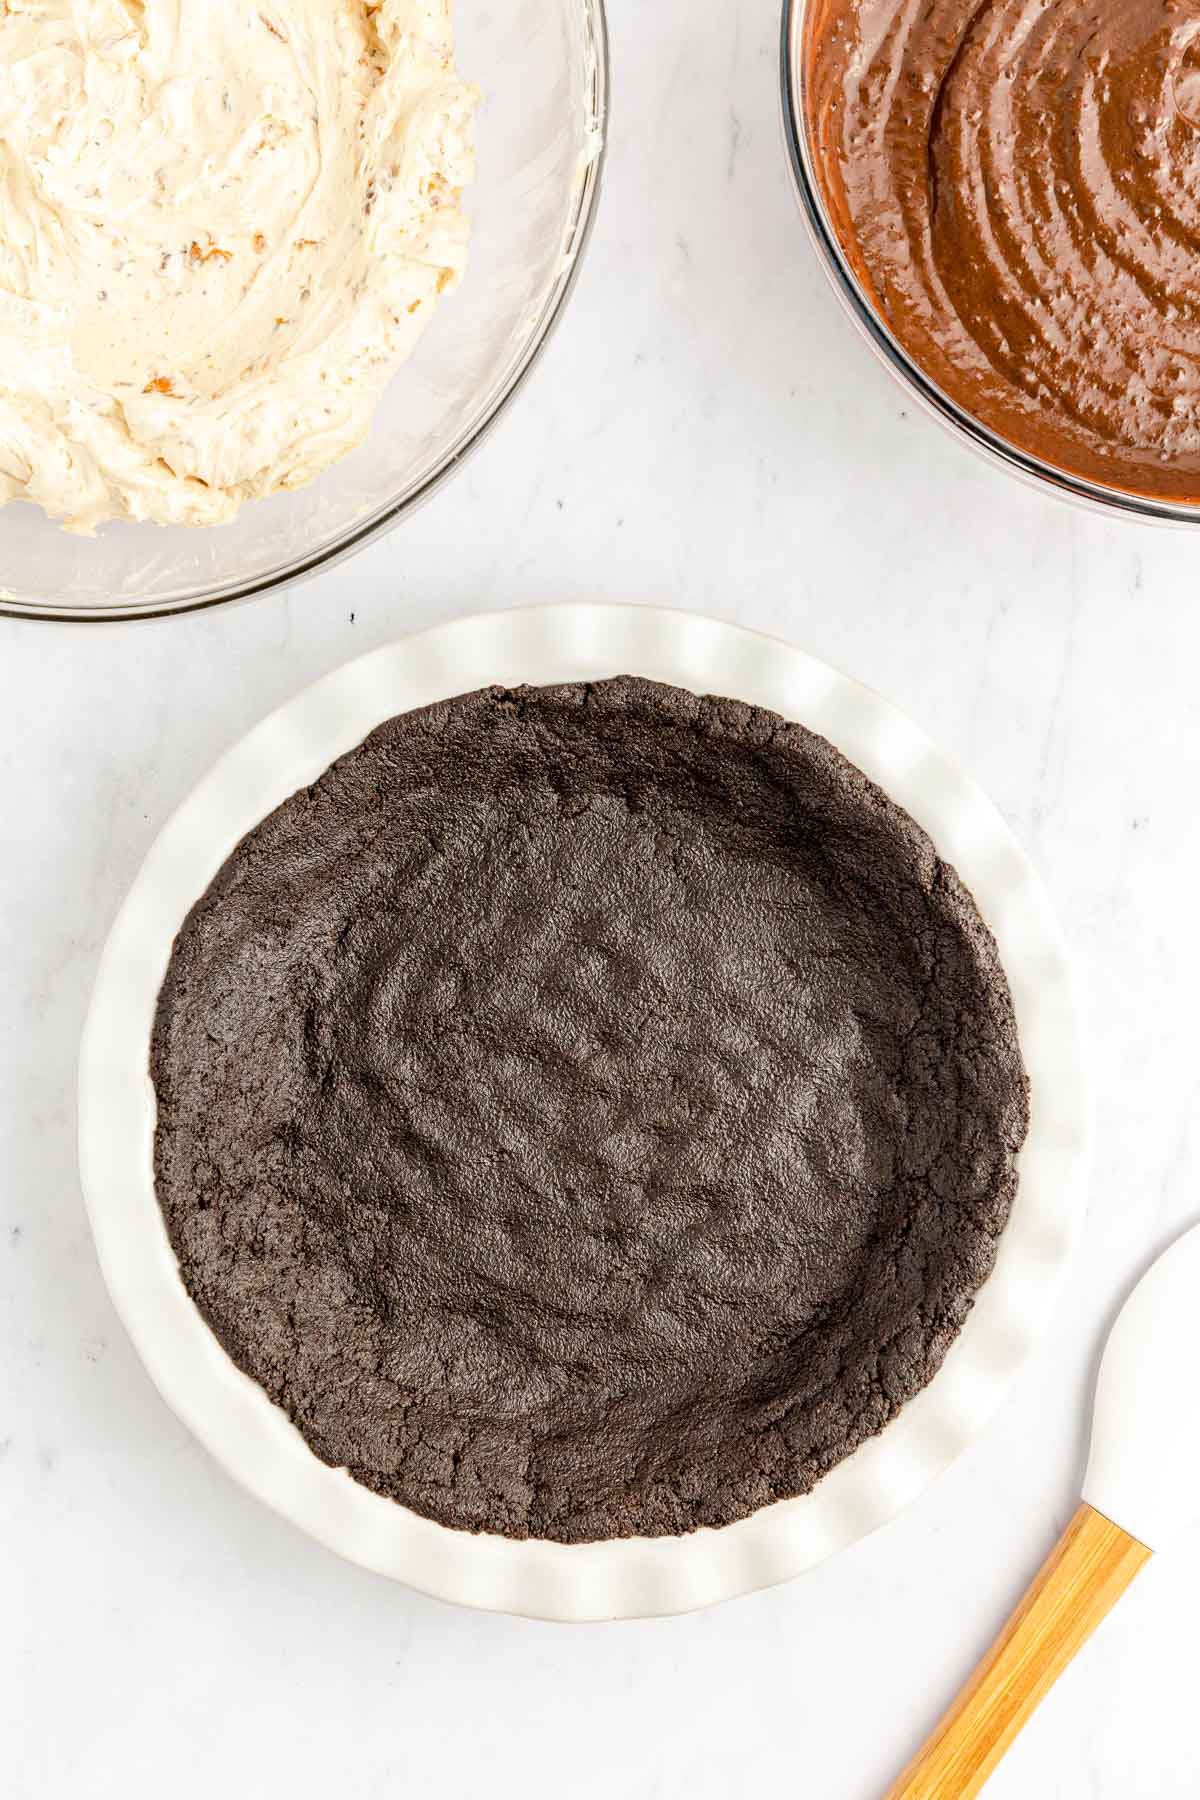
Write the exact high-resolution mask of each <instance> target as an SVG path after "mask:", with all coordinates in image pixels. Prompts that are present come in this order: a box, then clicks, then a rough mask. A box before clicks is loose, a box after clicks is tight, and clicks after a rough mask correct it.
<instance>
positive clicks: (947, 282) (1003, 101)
mask: <svg viewBox="0 0 1200 1800" xmlns="http://www.w3.org/2000/svg"><path fill="white" fill-rule="evenodd" d="M805 77H806V107H807V115H808V116H807V127H808V135H809V142H810V147H811V149H812V153H813V159H814V163H815V169H816V174H817V180H818V185H819V187H820V188H821V190H822V192H823V195H824V199H825V202H826V206H827V210H828V211H829V213H830V216H831V219H832V222H833V226H834V229H835V232H836V234H837V236H838V238H839V240H840V242H841V245H842V248H843V251H844V253H845V254H846V256H847V258H848V260H849V261H850V263H851V265H852V267H853V269H854V271H855V273H856V275H857V277H858V279H859V281H860V282H861V283H862V285H863V287H864V288H865V290H866V292H867V294H868V296H869V297H870V298H871V299H872V301H873V302H874V304H875V306H876V307H877V309H878V311H879V312H880V313H881V314H882V316H883V318H884V320H885V321H886V323H887V324H888V325H889V326H890V328H891V330H892V331H893V333H894V334H895V336H896V337H897V338H898V339H899V340H900V342H901V343H902V344H903V345H904V347H905V349H906V350H907V351H908V352H909V354H910V355H911V356H912V357H913V359H914V360H915V361H916V362H917V363H918V364H919V365H920V367H921V368H922V369H923V370H924V371H925V373H926V374H927V375H929V376H930V377H931V378H932V379H933V380H934V381H935V382H936V383H937V384H938V385H939V386H940V387H941V388H942V389H943V390H944V391H945V392H946V393H948V394H949V395H950V396H951V397H952V398H953V399H954V400H956V401H957V402H958V403H959V405H960V406H962V407H964V408H965V409H966V410H967V411H968V412H970V413H972V414H973V415H974V416H975V417H976V418H978V419H981V420H982V421H983V422H984V423H985V424H987V425H989V426H990V427H991V428H992V429H993V430H994V431H996V432H998V433H1000V434H1001V435H1002V436H1004V437H1006V438H1008V439H1010V440H1011V441H1012V442H1013V443H1015V444H1017V445H1018V446H1019V447H1021V448H1022V449H1024V450H1026V451H1027V452H1031V453H1032V454H1034V455H1035V456H1038V457H1041V458H1042V459H1043V460H1044V461H1047V462H1050V463H1054V464H1056V465H1057V466H1059V467H1061V468H1064V469H1067V470H1069V471H1071V472H1073V473H1075V474H1077V475H1082V476H1084V477H1086V478H1088V479H1090V480H1092V481H1095V482H1100V483H1103V484H1105V485H1107V486H1115V487H1119V488H1126V489H1129V490H1131V491H1134V492H1138V493H1143V494H1149V495H1154V496H1159V497H1162V498H1169V499H1175V500H1200V4H1197V0H1086V3H1085V0H899V3H897V0H813V3H812V6H811V16H810V21H809V31H808V38H807V44H806V55H805Z"/></svg>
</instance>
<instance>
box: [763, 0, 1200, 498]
mask: <svg viewBox="0 0 1200 1800" xmlns="http://www.w3.org/2000/svg"><path fill="white" fill-rule="evenodd" d="M808 9H809V0H783V52H782V59H781V72H782V78H783V128H784V136H785V138H786V140H787V148H788V155H789V159H790V161H791V165H792V176H793V180H794V182H795V187H796V194H797V197H798V199H799V201H800V209H801V212H802V213H803V215H804V220H805V223H806V224H807V226H808V230H809V235H810V237H811V239H812V241H813V244H814V245H815V246H816V250H817V253H818V255H819V257H820V260H821V263H822V265H823V267H824V269H825V272H826V274H827V275H828V276H829V279H830V281H831V282H832V283H833V287H834V291H835V292H836V294H837V296H838V298H839V300H841V302H842V305H843V307H844V308H845V310H846V312H848V313H849V315H850V317H851V319H853V321H854V323H855V324H856V325H857V326H858V328H859V330H860V331H861V332H862V333H863V335H864V337H865V338H866V339H867V342H868V343H869V344H870V346H871V348H872V349H873V350H874V352H875V354H876V355H877V356H878V357H879V359H880V361H881V362H882V363H883V364H884V366H885V367H886V368H888V369H889V370H890V371H891V373H892V374H893V375H894V376H895V377H896V379H897V380H898V381H899V382H900V384H901V386H902V387H904V388H905V389H906V390H907V391H908V393H909V394H910V395H912V396H913V397H914V398H915V399H916V400H918V401H919V402H920V403H921V405H922V406H923V407H924V408H925V410H926V411H927V412H931V413H932V414H933V415H934V417H935V418H937V419H940V421H941V422H942V424H943V425H945V426H946V427H947V428H948V429H949V430H950V431H951V432H952V433H953V434H954V436H955V437H956V438H958V440H959V441H960V443H965V444H968V445H969V446H970V447H971V448H972V449H973V450H976V451H978V452H979V453H980V454H981V455H983V456H984V457H986V458H987V460H988V461H989V462H992V463H999V464H1000V465H1001V466H1002V467H1003V468H1006V469H1007V470H1008V471H1009V472H1010V474H1014V475H1018V476H1020V477H1021V478H1022V479H1023V480H1024V481H1026V482H1027V483H1031V484H1032V485H1033V486H1035V487H1038V488H1040V489H1041V490H1042V491H1043V492H1045V491H1046V490H1047V489H1049V490H1050V491H1051V492H1053V493H1056V494H1059V495H1061V496H1064V497H1065V498H1068V499H1071V500H1076V501H1078V502H1080V503H1081V504H1082V505H1084V506H1087V507H1089V508H1091V509H1092V510H1099V511H1101V512H1105V513H1107V514H1109V516H1110V517H1111V515H1112V514H1113V513H1124V514H1125V515H1126V516H1127V517H1128V516H1132V517H1133V518H1137V519H1151V520H1158V521H1165V522H1168V523H1172V524H1192V525H1195V524H1200V506H1193V505H1189V504H1188V503H1186V502H1184V501H1178V500H1159V499H1155V498H1154V497H1153V496H1152V495H1148V494H1136V493H1130V492H1128V491H1127V490H1126V489H1124V488H1116V487H1102V486H1101V485H1100V484H1099V483H1098V482H1094V481H1088V480H1087V479H1086V478H1085V477H1083V476H1080V475H1073V474H1071V472H1070V471H1069V470H1067V469H1060V468H1058V467H1056V465H1055V464H1053V463H1048V462H1043V461H1042V460H1041V458H1040V457H1037V456H1032V455H1030V454H1029V452H1028V451H1025V450H1022V449H1021V447H1020V445H1019V444H1014V443H1011V442H1009V440H1008V439H1007V438H1003V437H1000V436H999V434H998V433H996V432H994V431H991V430H989V429H988V427H987V426H986V425H984V424H982V423H981V422H980V420H978V419H976V418H973V417H972V416H971V414H970V413H968V412H965V411H964V410H963V408H962V407H961V406H958V405H957V404H956V403H955V401H953V400H952V399H951V398H950V396H949V395H948V394H945V393H943V392H942V390H941V388H940V387H938V385H937V383H936V382H934V381H931V380H930V378H929V376H928V375H926V374H925V372H924V370H923V369H922V368H921V367H920V365H919V364H918V363H916V362H914V361H913V359H912V357H911V356H909V354H908V352H907V351H906V350H905V349H904V346H903V345H902V344H901V343H900V342H899V341H898V339H896V338H895V337H893V335H892V333H891V332H890V331H889V330H888V327H887V325H886V324H885V323H884V321H883V319H882V318H881V317H880V315H879V313H878V312H877V311H876V310H875V307H874V306H873V305H872V303H871V301H870V299H869V298H868V296H867V295H866V294H865V293H864V291H863V289H862V287H861V286H860V285H859V282H858V280H857V278H856V276H855V274H854V272H853V270H852V269H851V267H850V264H849V263H848V261H847V260H846V257H845V256H844V254H843V252H842V248H841V245H840V243H839V241H838V237H837V233H836V231H835V230H834V228H833V225H832V223H831V221H830V218H829V214H828V212H827V210H826V207H825V202H824V199H823V197H822V194H821V188H820V183H819V181H818V179H817V175H816V170H815V167H814V162H813V157H812V152H811V149H810V146H809V143H808V134H807V129H806V125H805V112H806V108H805V104H804V99H805V94H804V45H805V38H806V30H807V18H808Z"/></svg>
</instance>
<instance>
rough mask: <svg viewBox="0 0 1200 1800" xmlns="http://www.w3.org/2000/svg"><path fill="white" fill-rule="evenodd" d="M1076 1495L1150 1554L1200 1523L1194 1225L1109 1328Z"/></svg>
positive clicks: (1198, 1251) (1198, 1232) (1199, 1315)
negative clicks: (1082, 1478) (1084, 1465)
mask: <svg viewBox="0 0 1200 1800" xmlns="http://www.w3.org/2000/svg"><path fill="white" fill-rule="evenodd" d="M1083 1497H1084V1499H1085V1500H1086V1501H1087V1502H1088V1504H1089V1505H1090V1506H1094V1507H1095V1509H1096V1511H1097V1512H1101V1513H1103V1514H1104V1516H1105V1517H1106V1518H1108V1519H1111V1520H1112V1522H1113V1524H1114V1525H1119V1526H1120V1527H1121V1529H1122V1530H1123V1531H1127V1532H1128V1533H1129V1534H1130V1536H1131V1537H1135V1538H1137V1539H1138V1540H1139V1541H1140V1542H1141V1543H1143V1544H1145V1545H1146V1546H1147V1547H1148V1548H1149V1549H1151V1550H1161V1549H1162V1547H1163V1544H1164V1543H1166V1542H1168V1541H1169V1540H1170V1539H1171V1538H1172V1537H1173V1536H1174V1535H1175V1533H1176V1532H1178V1531H1180V1530H1182V1529H1183V1528H1184V1527H1185V1526H1187V1525H1189V1524H1190V1523H1191V1522H1192V1521H1193V1520H1195V1519H1197V1518H1200V1226H1196V1227H1194V1228H1193V1229H1192V1230H1191V1231H1188V1232H1185V1234H1184V1236H1183V1237H1181V1238H1178V1239H1177V1240H1176V1242H1175V1243H1174V1244H1172V1245H1171V1248H1170V1249H1169V1250H1167V1251H1166V1252H1164V1254H1163V1255H1162V1256H1160V1257H1159V1259H1158V1261H1157V1262H1156V1263H1155V1264H1154V1265H1153V1267H1152V1268H1151V1269H1150V1270H1149V1271H1148V1273H1147V1274H1145V1275H1144V1276H1143V1277H1142V1279H1141V1281H1140V1282H1139V1283H1138V1285H1137V1287H1136V1288H1135V1289H1134V1290H1133V1293H1132V1294H1131V1295H1130V1296H1129V1299H1128V1300H1127V1301H1126V1302H1125V1305H1124V1307H1123V1308H1122V1310H1121V1314H1120V1317H1119V1318H1118V1319H1117V1322H1116V1324H1115V1325H1114V1327H1113V1329H1112V1334H1111V1336H1110V1337H1109V1340H1108V1344H1107V1346H1106V1348H1105V1351H1104V1357H1103V1360H1102V1362H1101V1364H1100V1379H1099V1382H1098V1383H1097V1387H1096V1409H1095V1416H1094V1419H1093V1422H1092V1454H1091V1459H1090V1461H1089V1463H1088V1472H1087V1480H1086V1481H1085V1482H1084V1484H1083Z"/></svg>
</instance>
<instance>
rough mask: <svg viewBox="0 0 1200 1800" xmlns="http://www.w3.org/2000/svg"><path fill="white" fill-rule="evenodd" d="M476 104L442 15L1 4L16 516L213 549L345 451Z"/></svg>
mask: <svg viewBox="0 0 1200 1800" xmlns="http://www.w3.org/2000/svg"><path fill="white" fill-rule="evenodd" d="M475 99H476V95H475V90H474V89H473V88H471V87H470V86H468V85H467V84H465V83H464V82H463V81H462V80H461V79H460V78H459V76H458V74H457V72H456V70H455V66H454V50H453V35H452V29H451V24H450V16H449V0H381V3H380V4H371V3H370V0H261V3H259V4H256V3H255V0H145V3H144V4H140V3H139V0H0V499H3V500H9V499H16V498H25V499H29V500H34V501H37V502H38V503H39V504H40V505H42V506H43V507H45V509H46V511H47V512H48V513H50V514H51V515H53V516H54V517H56V518H59V519H61V520H62V521H63V522H64V524H66V525H67V526H68V527H69V528H71V529H73V530H76V531H90V530H92V529H93V528H94V527H95V526H96V525H97V524H98V523H99V522H100V521H101V520H104V519H109V518H133V519H153V520H157V521H159V522H160V523H164V524H188V525H210V524H215V523H218V522H220V521H222V520H226V519H229V518H231V517H232V516H233V515H234V513H235V512H236V511H237V509H238V507H239V506H240V505H241V504H242V502H243V501H244V500H248V499H252V498H256V497H258V496H261V495H264V494H270V493H273V492H275V491H276V490H277V489H280V488H293V487H297V486H299V485H300V484H301V483H303V482H306V481H309V480H311V479H312V477H313V476H314V475H316V474H317V473H318V472H319V471H320V470H321V469H323V468H325V467H326V466H327V465H328V464H329V463H331V462H333V461H334V459H335V458H336V457H339V456H341V455H343V454H344V453H345V452H346V451H347V450H350V449H352V448H353V447H354V445H356V444H357V443H359V442H360V441H361V439H362V438H363V436H364V435H365V433H366V430H367V427H368V425H369V422H370V418H371V413H372V411H373V409H374V406H375V403H376V401H377V400H378V398H379V394H380V392H381V390H382V388H383V386H384V385H385V383H386V382H387V380H388V378H389V376H390V375H391V373H392V371H393V370H394V369H395V368H396V366H397V364H398V363H400V362H401V361H402V360H403V359H404V357H405V356H407V355H408V353H409V351H410V350H411V349H412V347H413V344H414V343H415V341H416V339H417V337H418V336H419V335H420V332H421V330H422V329H423V327H424V325H425V323H426V321H427V320H428V319H429V317H430V314H431V312H432V310H433V307H434V305H435V304H436V301H437V298H438V296H439V294H441V293H443V292H444V291H445V290H446V289H448V288H450V287H453V286H454V284H455V283H456V282H457V281H458V279H459V277H460V275H461V273H462V270H463V267H464V264H465V261H466V249H467V233H468V227H467V223H466V220H465V218H464V216H463V213H462V211H461V209H460V205H459V199H460V193H461V190H462V188H463V186H464V185H465V184H466V183H467V182H469V181H470V179H471V176H472V173H473V119H474V108H475Z"/></svg>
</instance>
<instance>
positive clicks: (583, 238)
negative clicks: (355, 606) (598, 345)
mask: <svg viewBox="0 0 1200 1800" xmlns="http://www.w3.org/2000/svg"><path fill="white" fill-rule="evenodd" d="M606 3H607V0H580V5H581V8H582V11H583V14H584V17H585V19H586V21H587V29H588V37H589V43H590V46H591V49H592V68H591V92H590V103H589V114H588V130H589V133H590V135H591V136H592V138H593V140H594V151H593V153H592V154H591V156H590V157H589V158H588V159H587V162H586V164H585V165H584V166H583V167H582V170H581V176H580V179H579V181H578V184H577V191H576V193H575V196H574V204H573V206H572V209H571V216H570V218H569V220H568V222H567V226H566V229H565V231H564V234H563V243H562V250H561V257H560V267H559V273H558V276H557V278H556V279H555V281H554V283H553V284H552V286H551V287H550V289H549V291H548V293H547V296H546V299H545V302H544V304H543V307H542V310H541V313H540V314H539V317H538V320H537V323H536V325H535V327H534V329H533V330H531V331H530V332H529V333H528V334H527V336H526V337H525V338H524V340H523V341H522V344H521V346H520V349H519V350H518V352H517V353H516V355H515V356H514V357H513V358H512V360H511V362H510V364H509V367H508V369H507V370H506V372H505V374H504V376H503V378H502V380H501V382H500V384H499V386H498V387H497V389H496V390H495V392H494V393H493V395H492V398H491V400H490V401H489V403H488V405H487V406H486V408H484V410H483V411H481V412H479V413H478V414H477V416H476V417H475V418H473V419H472V420H470V421H469V422H468V424H467V425H466V426H465V427H464V428H463V430H462V431H461V432H460V433H459V434H458V436H457V438H455V440H454V441H453V443H451V444H450V445H449V446H448V447H447V448H446V450H445V451H444V452H443V454H442V456H441V458H440V459H439V461H438V463H437V465H436V466H435V467H434V468H433V469H432V470H431V471H430V472H429V474H428V475H427V476H426V477H425V479H424V481H423V482H422V483H421V485H420V487H418V488H415V489H414V490H413V491H412V492H411V493H408V494H405V495H404V496H403V497H402V498H401V499H399V500H396V501H393V502H390V503H389V504H387V505H385V506H384V507H381V508H378V509H377V510H376V511H375V513H373V514H372V515H371V517H370V518H368V519H366V520H365V521H364V522H363V523H362V524H360V525H356V526H353V527H351V528H350V529H349V530H347V531H345V532H344V533H342V535H341V536H340V537H338V538H337V539H336V540H335V541H334V542H333V543H332V544H330V545H329V546H327V547H326V548H325V549H324V550H318V551H313V552H312V553H311V554H309V555H306V556H300V557H298V558H296V559H295V560H294V561H293V562H291V563H288V564H287V565H286V566H283V567H280V568H277V569H274V570H272V571H270V572H268V573H265V574H262V575H259V576H256V577H254V578H253V579H251V580H245V581H239V580H231V581H228V582H223V583H222V584H221V585H220V586H219V587H218V588H217V589H215V590H214V591H212V592H210V593H206V594H203V595H198V596H195V597H188V598H185V599H179V600H167V601H161V600H159V601H147V602H144V603H139V602H137V601H128V602H124V601H123V602H122V603H121V604H119V605H107V604H106V605H102V606H71V605H65V606H58V605H55V604H54V603H53V602H52V601H50V600H46V599H39V600H19V599H14V598H12V597H11V596H8V595H6V594H5V593H4V591H3V587H2V586H0V618H13V619H27V620H37V621H39V622H41V623H49V624H70V625H110V624H122V623H124V624H128V623H129V622H130V621H133V620H139V619H167V618H176V617H179V616H180V615H183V614H186V613H196V612H206V611H208V610H209V609H210V608H212V607H216V606H232V605H235V604H237V603H238V602H240V601H245V600H253V599H255V598H257V597H259V596H260V595H263V594H268V593H273V592H277V591H280V590H282V589H284V588H290V587H293V586H296V585H298V584H299V583H300V582H303V581H308V580H310V579H311V578H312V577H313V576H315V575H319V574H323V573H324V571H325V570H326V569H332V568H335V567H336V566H337V564H338V563H341V562H344V561H345V560H346V559H347V558H348V557H351V556H354V555H356V554H357V553H358V551H360V550H363V549H365V548H366V546H367V545H368V544H371V543H374V542H375V540H376V539H377V538H381V537H383V536H385V535H386V534H387V533H388V532H389V531H391V530H392V529H393V528H394V527H395V526H396V525H398V524H399V523H400V521H401V520H402V519H404V518H406V517H407V516H408V514H409V513H411V512H415V511H416V510H417V509H418V508H419V507H421V506H423V505H424V503H425V502H426V501H427V500H429V499H430V498H431V497H432V496H433V495H434V494H435V493H436V492H437V491H438V490H439V489H440V488H441V487H442V486H443V485H444V483H445V482H447V481H448V480H449V479H450V477H451V476H452V475H453V474H454V473H455V471H456V470H457V469H459V468H461V466H462V464H463V463H464V462H465V461H466V459H467V457H468V456H470V454H471V453H472V452H473V451H474V450H475V449H476V448H477V447H478V446H479V445H480V444H481V443H482V442H483V441H484V439H485V438H486V437H488V435H489V434H490V433H491V431H492V428H493V427H494V426H495V425H496V424H497V422H498V421H499V420H500V419H501V418H502V417H503V416H504V414H505V413H506V412H507V410H508V407H509V403H510V402H511V401H512V400H513V399H514V398H515V397H516V395H517V394H518V393H519V392H520V390H521V389H522V388H523V387H524V386H525V383H526V380H527V377H528V376H529V375H530V373H531V371H532V370H533V368H534V366H535V364H536V363H537V362H538V361H539V360H540V358H541V353H542V351H543V349H544V348H545V346H546V345H547V344H548V343H549V341H550V339H551V337H552V335H553V333H554V331H555V329H556V327H557V326H558V324H559V321H560V320H561V318H562V316H563V312H564V310H565V308H566V303H567V301H568V299H569V298H570V296H571V294H572V293H573V292H574V290H575V284H576V282H577V281H578V279H579V272H580V268H581V266H582V263H583V259H584V256H585V253H586V251H587V248H588V246H589V244H590V243H591V240H592V233H593V230H594V227H595V222H596V214H597V210H598V202H599V198H600V193H601V189H602V187H603V181H604V171H605V166H606V164H607V160H608V138H609V129H608V128H609V115H610V108H611V104H612V98H611V93H612V62H611V53H610V46H609V32H608V17H607V12H606ZM317 479H318V480H319V479H320V477H319V476H318V477H317ZM18 504H19V503H18ZM250 504H254V503H253V502H251V503H250ZM146 529H148V530H151V529H154V527H153V526H147V527H146Z"/></svg>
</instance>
